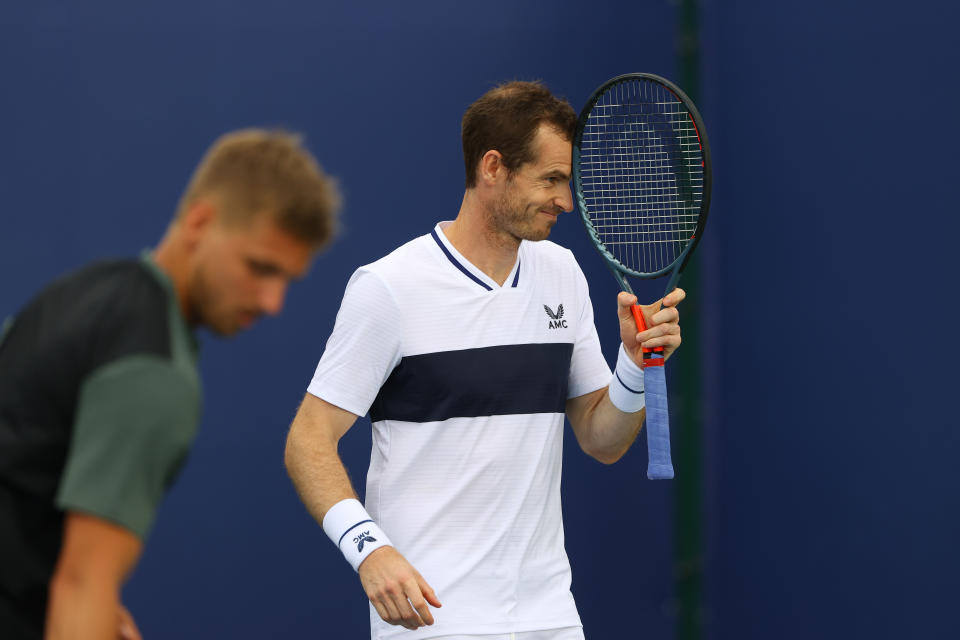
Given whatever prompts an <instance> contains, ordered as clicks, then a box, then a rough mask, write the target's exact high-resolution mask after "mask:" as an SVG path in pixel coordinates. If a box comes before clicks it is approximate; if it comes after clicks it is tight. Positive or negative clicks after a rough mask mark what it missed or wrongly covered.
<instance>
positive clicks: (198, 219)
mask: <svg viewBox="0 0 960 640" xmlns="http://www.w3.org/2000/svg"><path fill="white" fill-rule="evenodd" d="M216 217H217V208H216V205H215V204H214V202H213V201H212V200H210V199H209V198H200V199H198V200H197V201H196V202H194V203H193V204H191V205H190V206H189V207H188V208H187V210H186V211H184V212H183V217H182V218H181V219H180V225H181V228H182V229H183V234H184V237H185V238H186V239H187V244H188V245H189V246H190V247H191V248H193V247H195V246H197V244H199V243H200V240H201V239H202V238H203V236H204V234H205V233H206V232H207V230H208V229H209V228H210V227H211V226H212V225H213V221H214V220H215V219H216Z"/></svg>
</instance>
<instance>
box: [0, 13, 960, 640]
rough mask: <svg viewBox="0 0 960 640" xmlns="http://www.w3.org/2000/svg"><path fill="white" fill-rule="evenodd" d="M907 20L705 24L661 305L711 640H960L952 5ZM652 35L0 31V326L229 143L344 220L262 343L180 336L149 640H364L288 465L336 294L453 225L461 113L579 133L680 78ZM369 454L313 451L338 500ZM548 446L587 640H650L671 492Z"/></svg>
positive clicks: (575, 24) (154, 545) (153, 216)
mask: <svg viewBox="0 0 960 640" xmlns="http://www.w3.org/2000/svg"><path fill="white" fill-rule="evenodd" d="M923 4H924V3H914V4H911V5H909V6H898V5H896V6H895V5H894V4H892V3H886V4H885V6H884V3H881V4H880V5H877V4H875V3H874V4H871V5H870V6H871V8H870V11H869V13H868V14H865V13H864V12H863V10H862V9H857V8H854V7H853V6H846V5H845V4H843V3H827V2H824V1H823V0H815V1H814V2H808V3H805V4H804V5H803V7H790V8H783V7H777V6H774V4H773V3H764V2H759V1H757V0H752V1H749V2H741V3H736V5H735V6H731V5H730V4H722V3H718V2H713V1H712V0H705V2H704V3H703V7H702V8H703V12H702V16H701V17H702V37H703V43H702V44H703V46H702V52H703V87H702V89H701V92H700V93H701V95H702V96H703V98H702V107H703V108H702V110H703V112H704V117H705V119H706V121H707V125H708V128H709V131H710V133H711V138H712V142H713V146H714V153H715V166H716V177H715V184H716V192H715V201H714V206H713V210H712V213H711V222H710V225H709V227H708V229H709V232H708V233H707V234H706V236H705V239H704V243H703V245H702V249H701V255H700V261H699V262H700V266H701V269H702V272H703V274H702V278H701V286H700V290H699V291H691V292H690V293H691V295H697V296H698V297H699V299H700V301H701V303H702V304H701V318H700V324H701V326H702V327H703V328H704V331H703V334H702V336H701V337H700V338H699V339H697V338H695V337H693V336H690V337H689V338H688V340H687V343H686V345H685V347H686V348H688V349H697V350H698V353H699V354H700V358H701V367H702V371H701V376H702V379H703V386H704V391H703V397H702V398H701V402H700V412H701V413H702V415H703V418H704V422H705V427H706V433H705V447H706V456H705V463H706V474H705V491H706V503H705V513H706V515H707V518H706V526H707V530H706V535H705V544H706V546H707V551H708V553H707V556H706V560H707V562H706V577H707V582H706V587H707V588H706V591H705V595H704V600H705V606H704V611H703V619H704V622H705V623H706V626H705V628H706V630H707V632H708V634H709V635H710V637H714V638H724V639H725V638H737V639H742V638H770V637H776V638H794V637H796V638H801V637H804V638H806V637H811V636H813V637H837V638H839V637H871V638H901V637H920V636H921V635H922V636H925V637H956V636H958V635H960V624H958V622H957V621H956V619H955V617H954V616H952V614H951V611H952V607H953V606H954V604H953V601H954V599H955V597H956V595H957V593H960V577H958V576H960V554H958V552H957V551H956V549H955V547H954V542H955V541H956V540H957V539H958V538H960V509H958V507H960V499H958V497H957V496H958V490H957V487H958V482H957V474H956V472H955V471H954V465H953V464H952V460H951V457H952V454H953V452H954V451H956V450H957V448H958V445H960V439H958V435H957V432H956V426H957V422H958V421H957V419H956V418H955V417H954V414H953V412H952V411H951V410H950V409H951V406H950V404H948V398H949V397H950V394H951V392H952V391H953V387H954V386H955V384H956V380H957V375H956V374H955V372H954V366H955V365H954V363H955V361H956V359H957V354H958V349H957V339H956V337H955V332H954V331H953V330H952V322H951V321H952V319H953V318H955V317H957V313H958V311H960V308H958V307H960V302H958V294H957V290H958V284H960V283H958V280H960V278H958V270H957V269H956V268H955V267H952V266H951V261H950V252H949V236H950V234H951V233H955V232H956V231H957V227H958V224H957V218H956V215H955V214H954V213H953V210H955V208H956V207H955V205H953V198H951V196H952V194H953V192H954V191H955V189H954V188H953V184H954V180H953V175H952V174H953V173H954V172H955V171H956V167H957V162H956V160H955V151H954V150H955V148H956V142H957V140H956V138H957V135H956V133H955V131H954V130H953V129H952V128H951V125H950V118H949V116H950V115H952V113H951V112H952V111H953V110H955V107H956V106H957V102H958V100H957V98H958V90H957V88H956V85H955V84H954V83H953V80H952V77H951V75H950V74H953V71H952V69H953V68H954V67H955V66H956V62H957V61H958V58H960V56H958V53H957V48H956V45H955V39H954V37H953V33H952V29H953V26H952V25H954V24H955V23H956V19H957V17H958V15H957V13H958V11H957V10H956V9H955V8H946V5H944V6H943V7H941V6H939V5H934V4H933V3H927V4H929V5H930V6H926V7H924V6H921V5H923ZM675 22H676V15H675V6H674V3H672V2H668V1H666V0H664V1H659V2H642V3H640V2H637V3H633V4H630V5H624V6H621V3H618V2H614V1H608V0H595V1H594V2H592V3H577V2H569V1H568V2H493V3H487V4H484V5H465V4H459V3H450V2H439V1H437V2H418V3H386V2H383V3H374V4H368V3H365V4H364V6H362V7H361V6H359V4H358V5H357V6H350V7H347V6H321V4H320V3H310V2H301V1H296V0H284V1H277V2H273V3H270V4H269V6H268V5H267V3H257V2H255V1H254V0H237V1H234V2H226V1H225V0H220V1H218V2H184V1H183V0H172V1H169V2H165V3H156V4H154V5H153V6H152V7H147V6H136V7H135V6H132V5H131V4H130V3H124V2H108V1H104V0H97V1H93V2H87V3H83V4H82V5H78V4H76V3H68V2H53V1H49V0H36V1H33V2H28V1H25V0H23V1H21V0H14V1H13V2H6V3H4V4H3V6H2V7H0V79H2V85H0V125H2V127H3V142H2V147H0V148H2V153H0V216H2V224H0V316H3V315H6V314H7V313H9V312H12V311H13V310H15V309H16V308H17V307H19V305H21V304H22V303H23V302H24V301H25V300H26V299H27V298H28V296H29V295H30V294H31V293H32V292H33V291H34V290H35V289H37V288H38V287H39V286H41V285H42V284H43V283H45V282H46V281H48V280H49V279H51V278H53V277H55V276H56V275H58V274H60V273H62V272H64V271H65V270H68V269H70V268H73V267H76V266H79V265H81V264H83V263H85V262H87V261H89V260H91V259H94V258H97V257H104V256H116V255H132V254H134V253H135V252H137V251H138V250H139V249H140V248H142V247H145V246H151V245H152V244H154V243H155V242H156V241H157V239H158V238H159V236H160V235H161V234H162V232H163V230H164V228H165V226H166V224H167V222H168V220H169V217H170V214H171V213H172V211H173V208H174V207H175V205H176V202H177V199H178V197H179V195H180V192H181V190H182V188H183V187H184V185H185V183H186V180H187V179H188V177H189V175H190V172H191V170H192V168H193V166H194V165H195V164H196V162H197V161H198V159H199V157H200V154H201V153H202V152H203V150H204V149H205V148H206V146H207V145H208V144H209V143H210V142H211V141H212V139H213V138H215V137H216V136H217V135H218V134H220V133H222V132H223V131H225V130H228V129H232V128H237V127H243V126H250V125H280V126H284V127H287V128H290V129H293V130H297V131H301V132H303V133H304V135H305V137H306V140H307V144H308V146H309V147H310V148H311V149H312V150H313V151H314V152H315V153H316V155H317V156H318V158H319V159H320V161H321V163H322V164H323V165H324V166H325V168H326V169H327V170H328V171H329V172H331V173H332V174H334V175H336V176H338V177H339V179H340V182H341V186H342V189H343V192H344V195H345V198H346V208H345V212H344V218H343V234H342V236H341V237H340V238H339V240H338V242H337V243H336V245H335V246H334V247H333V248H332V249H331V250H330V251H329V252H328V253H326V254H325V255H324V256H322V257H321V258H320V259H319V260H318V262H317V263H316V264H315V266H314V268H313V270H312V273H311V275H310V276H309V278H307V279H306V281H304V282H302V283H299V284H298V285H296V286H295V287H294V288H293V289H292V291H291V294H290V296H289V299H288V303H287V308H286V310H285V311H284V313H283V315H282V316H281V317H280V318H279V319H275V320H267V321H265V322H263V323H262V324H261V325H260V326H258V327H257V328H256V329H254V330H253V331H251V332H250V333H248V334H246V335H243V336H241V337H239V338H238V339H236V340H233V341H229V342H225V341H222V340H218V339H214V338H210V337H209V336H206V335H204V337H203V365H202V366H203V373H204V380H205V387H206V402H205V417H204V420H203V426H202V429H201V434H200V436H199V438H198V440H197V445H196V448H195V450H194V452H193V454H192V456H191V459H190V461H189V464H188V466H187V468H186V470H185V472H184V474H183V475H182V477H181V479H180V481H179V482H178V484H177V485H176V487H175V488H174V490H173V492H172V493H171V495H170V496H169V498H168V499H167V500H166V502H165V503H164V505H163V507H162V510H161V513H160V517H159V520H158V525H157V527H156V529H155V531H154V533H153V534H152V536H151V538H150V540H149V544H148V547H147V550H146V552H145V554H144V557H143V560H142V562H141V564H140V566H139V568H138V569H137V571H136V573H135V575H134V576H133V578H132V580H131V582H130V583H129V585H128V587H127V589H126V590H125V594H124V597H125V601H126V602H127V604H128V605H129V607H130V608H131V609H132V610H133V612H134V614H135V616H136V618H137V620H138V622H139V624H140V626H141V629H142V630H143V632H144V634H145V636H146V637H148V638H166V637H185V638H193V637H232V638H264V637H280V636H294V635H296V636H298V637H300V636H303V637H328V638H362V637H364V635H365V634H366V629H367V608H366V603H365V598H364V596H363V593H362V591H361V589H360V585H359V581H358V580H357V578H356V575H355V574H354V573H353V572H352V571H351V570H350V568H349V566H348V565H347V564H346V563H345V562H344V561H343V560H342V558H341V557H340V556H339V554H338V553H336V551H335V549H334V548H333V546H332V545H331V544H330V543H329V541H328V540H327V539H326V537H325V536H324V535H323V533H322V531H321V530H320V529H319V527H318V526H316V525H315V524H314V523H313V522H312V520H311V519H310V518H309V516H308V515H307V514H306V512H305V510H304V509H303V508H302V506H301V505H300V503H299V500H298V499H297V497H296V495H295V493H294V491H293V489H292V487H291V485H290V483H289V481H288V479H287V477H286V473H285V471H284V469H283V464H282V451H283V443H284V438H285V435H286V428H287V426H288V424H289V422H290V419H291V418H292V416H293V413H294V411H295V409H296V406H297V404H298V402H299V400H300V398H301V397H302V395H303V392H304V389H305V387H306V384H307V382H308V381H309V379H310V376H311V374H312V372H313V368H314V366H315V364H316V360H317V358H318V357H319V355H320V353H321V352H322V349H323V345H324V341H325V339H326V336H327V335H328V333H329V331H330V329H331V328H332V325H333V320H334V316H335V314H336V310H337V307H338V304H339V300H340V297H341V294H342V291H343V287H344V285H345V284H346V281H347V278H348V277H349V274H350V273H351V272H352V271H353V269H354V268H355V267H356V266H358V265H360V264H363V263H366V262H369V261H371V260H373V259H376V258H377V257H379V256H381V255H383V254H384V253H386V252H387V251H389V250H390V249H392V248H393V247H394V246H396V245H398V244H400V243H401V242H404V241H406V240H407V239H409V238H411V237H413V236H416V235H419V234H422V233H425V232H427V231H428V230H429V229H430V228H431V227H432V225H433V224H434V223H435V222H436V221H437V220H440V219H450V218H451V217H453V216H454V215H455V214H456V211H457V208H458V206H459V204H460V198H461V195H462V184H463V175H462V173H463V169H462V160H461V155H460V146H459V123H460V116H461V114H462V113H463V110H464V109H465V108H466V106H467V105H468V104H469V103H470V102H471V101H472V100H474V99H475V98H476V97H478V96H479V95H480V94H481V93H482V92H483V91H485V90H486V89H487V88H489V87H490V86H492V85H493V84H495V83H497V82H500V81H503V80H508V79H514V78H519V79H535V78H537V79H542V80H544V81H545V82H546V83H547V84H548V85H549V86H550V87H551V88H552V89H553V90H554V91H556V92H557V93H559V94H562V95H565V96H567V97H568V98H569V99H570V101H571V102H572V103H573V104H574V106H575V107H577V108H579V106H580V105H581V104H582V101H583V100H584V99H585V98H586V97H587V96H588V95H589V93H590V92H591V91H592V90H593V89H594V88H595V87H596V85H598V84H599V83H601V82H602V81H603V80H605V79H606V78H608V77H610V76H612V75H616V74H619V73H623V72H626V71H638V70H643V71H652V72H655V73H660V74H662V75H666V76H668V77H676V64H675V58H676V42H675V40H676V38H675V31H676V29H675ZM948 70H949V71H948ZM928 83H929V84H928ZM851 89H852V90H851ZM575 215H576V214H571V215H568V216H566V217H565V218H563V219H562V220H561V222H560V224H559V225H558V227H557V229H556V230H555V232H554V235H553V238H552V239H553V240H555V241H557V242H559V243H561V244H563V245H565V246H568V247H570V248H571V249H572V250H573V251H574V252H575V253H576V254H577V256H578V257H579V258H580V261H581V264H582V266H583V268H584V270H585V272H586V273H587V277H588V279H589V280H590V282H591V285H592V295H593V300H594V306H595V311H596V315H597V318H598V328H599V330H600V334H601V339H602V341H603V343H604V349H605V353H607V355H608V358H612V357H613V356H614V354H615V348H616V340H617V338H616V334H615V329H616V325H615V322H614V319H613V307H614V297H615V294H616V289H615V286H614V281H613V279H612V278H610V276H609V275H608V274H607V273H606V271H605V270H604V268H603V267H602V265H601V264H600V263H599V259H597V258H596V256H595V255H594V254H593V251H592V249H591V248H590V247H589V246H588V245H587V243H586V241H585V237H584V234H583V233H582V231H581V229H580V224H579V222H578V221H577V220H576V218H575ZM910 222H912V223H913V224H908V223H910ZM644 293H645V294H647V295H646V296H645V297H647V298H650V299H653V298H655V297H657V295H658V288H657V287H656V286H652V287H650V288H647V289H644ZM901 376H902V377H901ZM369 439H370V436H369V421H368V420H366V419H365V420H362V421H360V422H358V424H357V425H356V426H355V427H354V429H353V430H351V432H350V433H349V434H348V435H347V437H346V438H345V439H344V442H343V444H342V446H341V451H342V454H343V457H344V460H345V462H346V464H347V466H348V468H349V469H350V471H351V474H352V477H353V479H354V482H355V484H356V485H357V486H358V488H359V489H361V490H362V487H363V483H364V473H365V469H366V465H367V462H368V456H369ZM566 449H567V450H566V453H565V459H564V465H565V469H564V510H565V516H566V533H567V547H568V551H569V552H570V556H571V562H572V565H573V570H574V583H573V589H574V593H575V595H576V597H577V599H578V603H579V606H580V610H581V615H582V617H583V620H584V624H585V628H586V630H587V633H588V637H590V638H591V639H593V640H596V639H598V638H621V637H646V638H668V637H671V636H672V635H673V633H674V629H675V616H676V612H677V608H676V602H675V599H674V591H673V580H674V575H675V574H674V567H673V565H674V561H673V542H672V541H673V538H674V531H673V524H672V517H673V495H672V488H671V485H670V483H651V482H649V481H647V480H645V479H644V474H643V471H644V469H645V462H646V461H645V451H644V447H643V443H642V442H641V443H640V446H638V447H635V448H634V450H633V451H631V452H630V453H629V454H628V455H627V457H626V458H625V459H624V460H623V461H622V462H620V463H618V464H617V465H614V466H613V467H603V466H602V465H599V464H598V463H595V462H592V461H590V460H589V459H587V458H586V457H585V456H584V455H583V454H581V453H580V452H579V451H578V450H576V447H575V443H574V441H573V438H572V434H570V433H569V432H568V433H567V448H566ZM678 472H680V473H682V472H683V469H682V468H680V469H678ZM623 532H633V533H632V536H633V538H632V540H628V541H624V537H625V536H624V535H623ZM441 596H442V594H441Z"/></svg>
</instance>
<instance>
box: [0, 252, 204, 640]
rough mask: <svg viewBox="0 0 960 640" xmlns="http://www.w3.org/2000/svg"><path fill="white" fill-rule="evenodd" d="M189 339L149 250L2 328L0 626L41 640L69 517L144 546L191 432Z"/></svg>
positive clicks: (74, 283) (44, 299) (98, 270)
mask: <svg viewBox="0 0 960 640" xmlns="http://www.w3.org/2000/svg"><path fill="white" fill-rule="evenodd" d="M196 360H197V353H196V343H195V341H194V337H193V335H192V333H191V331H190V328H189V327H188V325H187V323H186V321H185V320H184V318H183V315H182V314H181V312H180V308H179V305H178V303H177V299H176V294H175V292H174V290H173V285H172V283H171V282H170V280H169V278H168V277H167V276H166V274H164V273H163V272H162V271H161V270H160V269H159V268H158V267H157V266H156V264H154V263H153V262H152V260H151V259H150V258H149V256H148V255H147V254H144V255H143V256H142V257H141V258H140V259H139V260H121V261H112V262H102V263H97V264H93V265H90V266H88V267H86V268H84V269H81V270H79V271H76V272H74V273H71V274H69V275H67V276H65V277H63V278H61V279H60V280H58V281H56V282H54V283H53V284H51V285H49V286H48V287H47V288H46V289H44V290H43V291H42V292H40V293H39V294H38V295H37V296H36V297H35V298H34V299H33V300H32V301H30V302H29V303H28V304H27V306H26V307H24V308H23V309H22V310H21V311H20V312H19V313H17V314H16V315H15V316H14V317H12V318H11V320H10V321H8V322H7V323H6V325H5V330H4V329H0V629H3V630H4V634H2V635H3V637H4V638H11V639H13V638H20V637H23V638H34V637H35V638H40V637H41V635H42V630H43V618H44V615H45V610H46V601H47V586H48V584H49V581H50V577H51V576H52V573H53V569H54V565H55V563H56V560H57V557H58V555H59V551H60V544H61V541H62V533H63V514H64V511H78V512H83V513H87V514H91V515H94V516H97V517H100V518H103V519H105V520H109V521H111V522H113V523H116V524H118V525H120V526H123V527H126V528H127V529H129V530H130V531H131V532H133V533H134V534H136V535H137V536H139V537H140V538H141V539H142V538H144V537H145V536H146V535H147V533H148V532H149V530H150V527H151V525H152V523H153V518H154V514H155V513H156V510H157V507H158V505H159V503H160V500H161V499H162V498H163V495H164V493H165V491H166V489H167V488H168V487H169V486H170V484H171V483H172V482H173V480H174V478H175V477H176V475H177V472H178V471H179V469H180V467H181V466H182V464H183V461H184V459H185V457H186V454H187V452H188V450H189V448H190V445H191V443H192V442H193V438H194V435H195V434H196V430H197V425H198V422H199V415H200V400H201V391H200V379H199V375H198V372H197V362H196Z"/></svg>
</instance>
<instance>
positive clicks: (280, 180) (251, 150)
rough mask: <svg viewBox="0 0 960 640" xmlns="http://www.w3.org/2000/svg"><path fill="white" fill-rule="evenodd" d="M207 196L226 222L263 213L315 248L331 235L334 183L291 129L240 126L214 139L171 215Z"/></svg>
mask: <svg viewBox="0 0 960 640" xmlns="http://www.w3.org/2000/svg"><path fill="white" fill-rule="evenodd" d="M210 195H216V196H218V197H219V198H220V199H221V200H220V203H221V205H222V207H221V213H222V215H223V216H224V217H223V220H224V222H226V223H228V224H243V223H248V222H250V221H251V220H252V219H253V218H254V217H255V216H258V215H264V214H267V215H270V216H272V218H273V219H274V221H275V222H276V223H277V225H278V226H279V227H280V228H281V229H283V230H284V231H286V232H287V233H289V234H290V235H292V236H293V237H295V238H298V239H299V240H302V241H304V242H307V243H309V244H311V245H313V246H316V247H320V246H323V245H326V244H327V243H328V242H330V240H332V239H333V236H334V235H335V234H336V229H337V212H338V210H339V208H340V195H339V192H338V189H337V185H336V183H335V181H334V180H333V179H332V178H330V177H329V176H327V175H326V174H325V173H324V172H323V169H321V168H320V166H319V165H318V164H317V161H316V160H315V159H314V158H313V156H312V155H311V154H310V152H309V151H307V150H306V149H305V148H304V147H303V145H302V140H301V138H300V136H299V135H296V134H292V133H288V132H285V131H269V130H263V129H243V130H239V131H233V132H230V133H227V134H224V135H223V136H221V137H220V138H218V139H217V140H216V141H215V142H214V143H213V145H212V146H211V147H210V148H209V149H208V150H207V152H206V154H205V155H204V157H203V159H202V160H201V161H200V164H199V165H198V166H197V168H196V170H195V171H194V172H193V176H192V177H191V178H190V182H189V184H188V185H187V188H186V190H185V191H184V194H183V197H182V198H181V199H180V204H179V206H178V207H177V217H178V218H179V217H180V216H181V215H183V212H184V211H186V210H187V209H189V208H190V207H191V206H192V205H193V204H194V203H196V201H197V200H199V199H200V198H202V197H205V196H210Z"/></svg>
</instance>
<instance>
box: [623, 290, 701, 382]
mask: <svg viewBox="0 0 960 640" xmlns="http://www.w3.org/2000/svg"><path fill="white" fill-rule="evenodd" d="M686 297H687V294H686V293H685V292H684V290H683V289H674V290H673V291H671V292H670V293H669V294H668V295H666V296H664V297H663V298H661V299H660V300H657V301H656V302H654V303H653V304H646V305H640V310H641V311H642V312H643V318H644V320H645V321H646V323H647V330H646V331H639V330H638V329H637V322H636V320H634V318H633V312H632V311H631V310H630V308H631V307H632V306H633V305H635V304H637V297H636V296H634V295H631V294H629V293H627V292H625V291H621V292H620V295H619V296H617V306H618V308H617V316H618V317H619V319H620V339H621V340H622V341H623V346H624V348H625V349H626V350H627V353H628V354H630V357H631V358H633V361H634V362H635V363H637V366H643V365H642V362H643V353H642V352H641V348H646V349H652V348H653V347H663V357H664V359H667V358H669V357H670V355H671V354H672V353H673V352H674V351H676V350H677V347H679V346H680V312H679V311H677V305H678V304H680V301H681V300H683V299H684V298H686Z"/></svg>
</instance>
